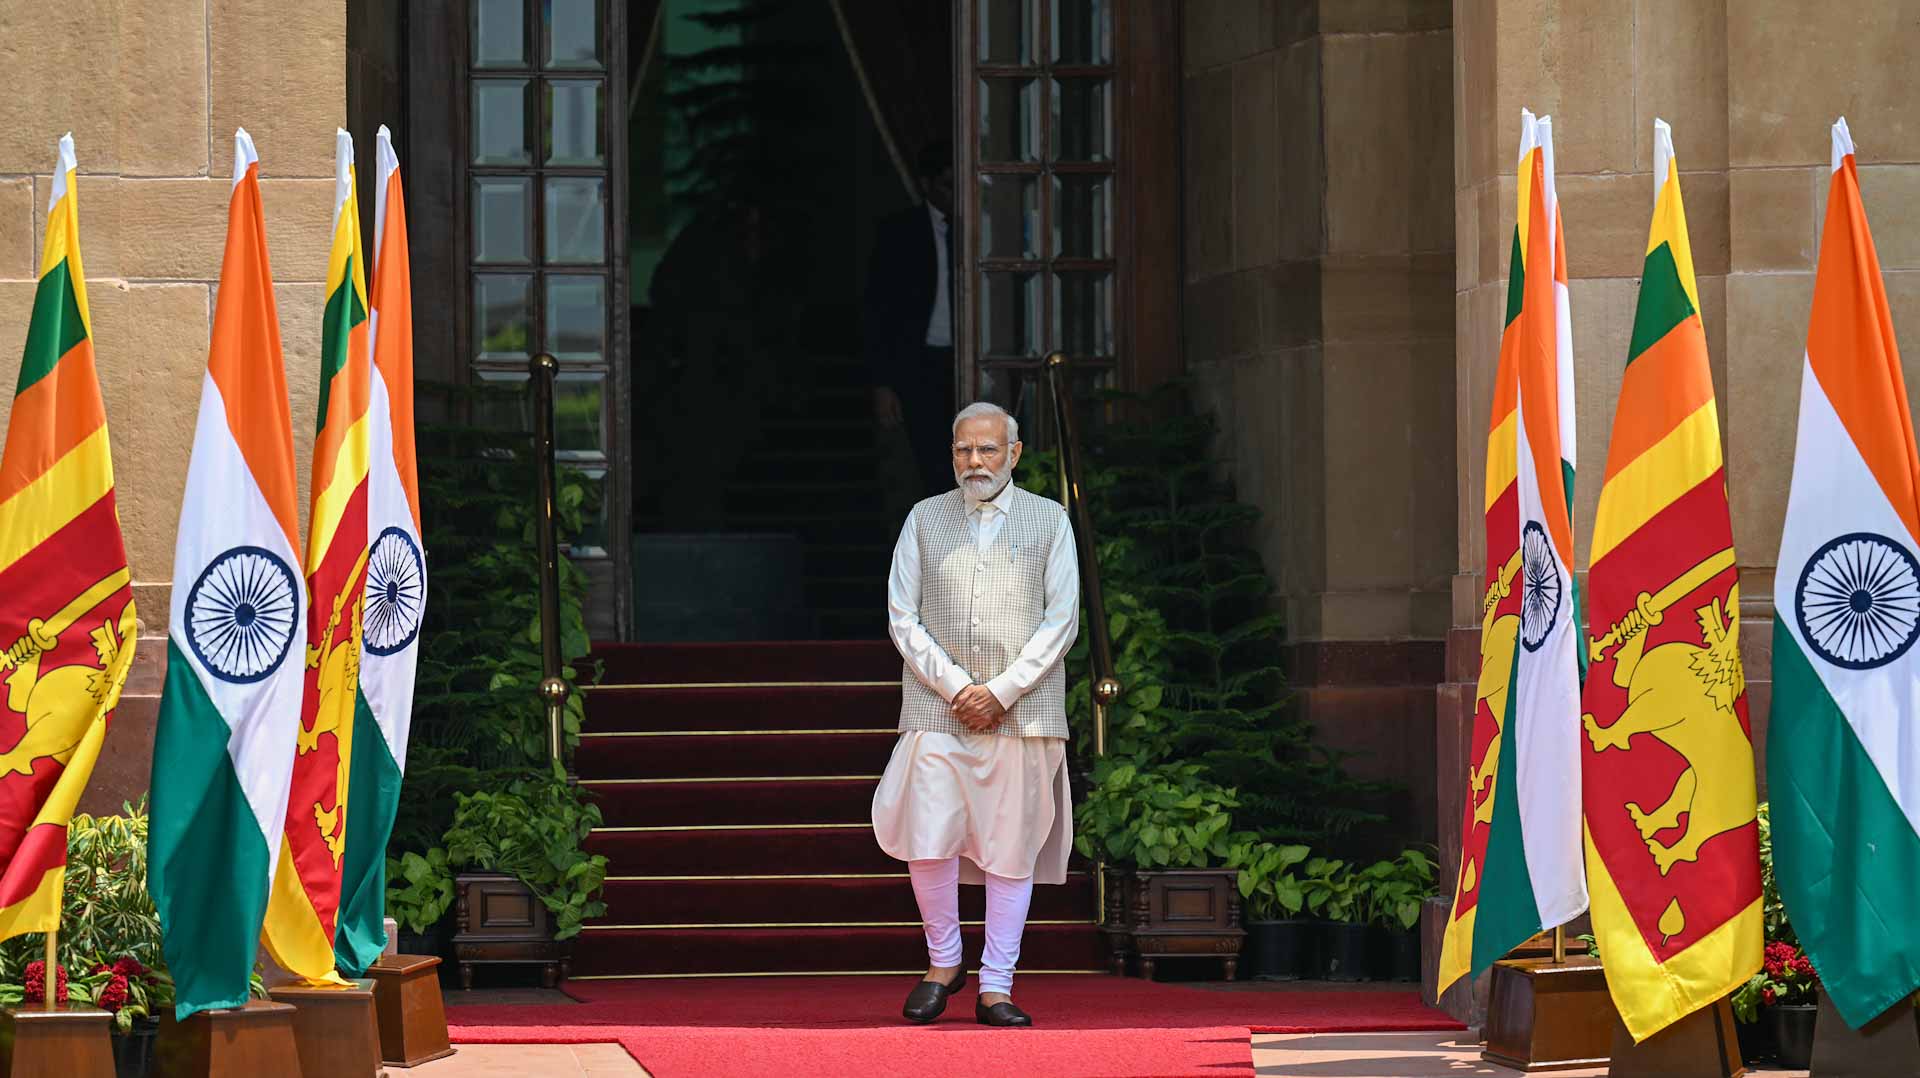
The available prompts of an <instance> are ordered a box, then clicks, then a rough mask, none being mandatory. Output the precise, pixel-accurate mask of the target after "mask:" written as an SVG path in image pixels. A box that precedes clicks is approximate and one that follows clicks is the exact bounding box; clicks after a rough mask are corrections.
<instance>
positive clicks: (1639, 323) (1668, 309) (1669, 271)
mask: <svg viewBox="0 0 1920 1078" xmlns="http://www.w3.org/2000/svg"><path fill="white" fill-rule="evenodd" d="M1691 314H1693V301H1692V300H1690V299H1688V298H1687V290H1686V288H1685V287H1684V286H1683V285H1681V283H1680V267H1679V266H1677V265H1675V264H1674V261H1673V248H1671V247H1669V246H1667V245H1666V244H1664V243H1663V244H1661V245H1660V246H1658V247H1655V248H1654V249H1653V250H1651V251H1648V252H1647V262H1646V265H1645V267H1644V268H1642V270H1641V271H1640V302H1639V305H1638V306H1636V307H1635V308H1634V311H1633V341H1632V343H1630V344H1628V345H1627V362H1628V363H1632V362H1633V361H1634V360H1635V359H1637V358H1639V356H1640V353H1642V352H1644V351H1646V350H1647V349H1649V348H1652V347H1653V346H1654V345H1655V344H1656V343H1658V342H1659V340H1660V338H1662V337H1664V336H1666V335H1667V334H1669V333H1671V332H1673V327H1675V326H1677V325H1679V324H1680V323H1682V322H1684V321H1686V320H1687V318H1688V316H1689V315H1691Z"/></svg>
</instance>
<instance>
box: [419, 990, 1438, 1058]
mask: <svg viewBox="0 0 1920 1078" xmlns="http://www.w3.org/2000/svg"><path fill="white" fill-rule="evenodd" d="M911 986H912V980H911V978H908V977H791V978H785V977H783V978H773V977H767V978H741V979H720V978H712V979H698V980H671V981H584V982H583V981H572V982H569V983H568V984H567V986H566V988H567V992H568V994H570V995H572V996H574V997H575V998H577V999H579V1000H580V1001H581V1002H580V1004H579V1005H575V1006H569V1005H565V1004H559V1005H554V1006H532V1007H529V1006H504V1005H502V1006H456V1007H452V1008H450V1009H449V1012H448V1020H449V1022H450V1023H451V1024H452V1027H453V1039H454V1040H455V1041H456V1042H464V1043H477V1044H486V1043H493V1044H504V1043H571V1044H579V1043H589V1042H600V1041H615V1042H618V1043H619V1044H621V1045H622V1046H623V1047H625V1048H626V1049H627V1051H628V1052H629V1053H631V1054H632V1055H633V1057H634V1058H635V1059H637V1060H639V1061H640V1065H641V1066H643V1067H645V1068H646V1069H647V1070H648V1071H649V1072H651V1073H652V1074H654V1075H656V1076H658V1078H694V1076H698V1078H705V1076H710V1075H711V1076H733V1075H738V1076H742V1078H749V1076H754V1075H772V1074H780V1075H795V1076H802V1078H804V1076H834V1078H840V1076H844V1075H893V1074H900V1075H909V1074H911V1075H921V1074H937V1075H940V1076H942V1078H970V1076H988V1075H992V1076H999V1075H1008V1074H1018V1075H1022V1076H1023V1078H1050V1076H1055V1075H1062V1076H1065V1075H1072V1076H1076V1078H1146V1076H1158V1075H1225V1076H1233V1075H1251V1074H1252V1073H1253V1061H1252V1054H1251V1052H1250V1051H1249V1049H1248V1046H1247V1040H1248V1033H1249V1031H1255V1032H1289V1033H1293V1032H1370V1031H1393V1030H1453V1029H1459V1028H1461V1027H1460V1025H1459V1024H1458V1023H1456V1022H1454V1021H1453V1020H1451V1019H1450V1018H1448V1017H1447V1016H1446V1015H1445V1014H1442V1013H1441V1012H1439V1011H1436V1010H1433V1009H1431V1008H1429V1007H1426V1006H1425V1005H1423V1004H1422V1003H1421V1002H1420V999H1419V995H1418V993H1416V992H1414V991H1412V990H1398V991H1394V990H1382V991H1325V990H1319V989H1313V988H1305V989H1302V990H1297V991H1277V992H1241V991H1214V990H1210V989H1205V988H1198V987H1189V986H1184V985H1163V984H1152V983H1149V982H1146V981H1141V980H1135V979H1123V978H1115V977H1100V976H1074V977H1051V976H1032V977H1028V978H1026V979H1024V980H1022V981H1021V982H1020V985H1019V1000H1020V1003H1021V1005H1022V1006H1023V1007H1025V1008H1026V1009H1027V1010H1028V1011H1030V1012H1031V1013H1032V1014H1033V1016H1034V1020H1035V1022H1036V1023H1037V1024H1036V1026H1035V1028H1033V1029H1026V1030H1000V1029H987V1028H984V1027H981V1026H978V1025H976V1024H974V1022H973V1000H974V988H973V986H972V984H971V983H969V986H968V987H967V988H966V989H965V990H963V991H962V992H961V993H960V994H959V995H958V996H956V997H955V998H954V1000H953V1002H952V1003H951V1004H949V1006H948V1009H947V1015H946V1017H945V1018H943V1019H941V1020H940V1021H939V1022H937V1023H935V1024H933V1025H931V1026H924V1027H923V1026H913V1025H909V1024H908V1023H906V1022H905V1021H903V1020H902V1019H900V1018H899V1017H898V1014H899V1007H900V1001H901V1000H902V999H904V998H905V996H906V992H907V989H908V988H910V987H911Z"/></svg>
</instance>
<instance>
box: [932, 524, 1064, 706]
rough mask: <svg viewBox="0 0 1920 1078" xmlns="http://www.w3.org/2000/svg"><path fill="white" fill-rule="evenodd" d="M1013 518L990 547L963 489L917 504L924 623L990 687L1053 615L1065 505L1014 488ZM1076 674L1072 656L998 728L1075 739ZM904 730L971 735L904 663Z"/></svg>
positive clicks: (1037, 685)
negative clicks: (1069, 668)
mask: <svg viewBox="0 0 1920 1078" xmlns="http://www.w3.org/2000/svg"><path fill="white" fill-rule="evenodd" d="M1011 493H1012V498H1011V499H1010V501H1009V503H1008V507H1007V518H1006V520H1005V521H1003V522H1002V523H1001V525H1000V534H999V535H997V536H995V537H994V540H993V545H992V546H990V547H988V548H987V550H986V552H985V553H982V552H981V551H980V550H979V549H978V548H977V547H976V546H975V545H974V540H973V535H972V533H971V532H969V531H968V529H967V518H966V513H967V501H966V495H965V494H963V493H961V491H960V490H959V489H958V488H955V489H953V490H950V491H948V492H946V493H945V494H941V495H937V496H935V497H932V498H928V499H927V500H926V501H923V502H921V503H920V504H919V505H918V506H916V507H915V508H914V512H913V519H914V527H915V533H916V538H917V539H918V541H919V543H920V567H921V568H920V622H921V624H923V625H925V626H926V627H927V632H929V633H930V634H932V636H933V639H934V640H935V641H936V642H937V643H939V645H940V646H941V647H942V648H944V649H945V650H946V653H947V655H948V656H949V657H950V658H952V659H953V661H954V662H955V663H958V664H959V666H960V668H961V669H962V670H965V671H966V672H967V674H968V675H969V676H970V677H971V678H972V680H973V682H974V684H976V685H981V684H985V683H986V682H988V681H990V680H992V679H993V678H996V677H999V676H1000V675H1001V674H1003V673H1005V672H1006V669H1007V667H1008V666H1010V665H1012V663H1013V661H1014V660H1015V659H1017V658H1019V657H1020V652H1021V649H1023V648H1025V647H1026V646H1027V641H1029V640H1031V639H1033V634H1034V632H1035V631H1036V630H1038V629H1039V628H1040V622H1041V621H1042V620H1043V618H1044V617H1045V613H1046V605H1047V594H1046V575H1047V559H1048V557H1050V556H1051V555H1052V553H1053V540H1054V536H1055V535H1056V534H1057V532H1058V530H1059V526H1060V514H1062V513H1064V512H1066V510H1064V509H1062V508H1061V507H1060V503H1058V502H1055V501H1053V500H1051V499H1048V498H1043V497H1041V496H1040V495H1038V494H1030V493H1028V492H1027V491H1024V490H1021V489H1020V488H1019V487H1014V488H1012V490H1011ZM1066 686H1067V673H1066V662H1065V660H1064V659H1063V660H1062V661H1060V662H1057V663H1055V664H1054V665H1053V669H1051V670H1048V671H1047V672H1046V673H1045V674H1044V675H1042V676H1041V678H1040V680H1039V681H1038V682H1036V683H1035V684H1034V686H1033V688H1032V689H1030V690H1028V691H1027V694H1026V695H1025V696H1022V697H1021V698H1020V699H1019V700H1018V701H1016V702H1015V703H1014V705H1013V706H1012V707H1011V708H1008V709H1007V714H1006V717H1005V718H1003V719H1001V720H1000V725H999V726H998V727H996V728H995V731H994V732H996V733H1000V734H1006V735H1009V736H1014V737H1061V738H1064V737H1066V736H1067V708H1066V700H1067V694H1066ZM900 696H901V699H900V729H901V730H934V731H938V732H941V733H948V734H971V733H973V732H974V731H972V730H969V729H967V727H966V726H965V725H963V724H962V723H960V722H959V721H958V720H956V719H955V718H954V717H953V714H952V712H951V710H950V709H949V707H948V705H947V702H946V701H945V700H943V699H941V697H940V694H939V693H938V692H935V691H934V690H932V689H929V688H927V687H926V686H925V685H923V684H921V682H920V679H919V678H917V677H915V676H914V674H913V668H912V667H910V666H908V665H906V664H905V663H902V664H901V671H900Z"/></svg>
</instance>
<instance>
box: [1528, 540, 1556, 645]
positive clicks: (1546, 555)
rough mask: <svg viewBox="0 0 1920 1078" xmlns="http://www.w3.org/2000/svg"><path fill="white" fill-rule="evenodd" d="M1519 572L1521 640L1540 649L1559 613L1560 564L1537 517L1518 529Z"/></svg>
mask: <svg viewBox="0 0 1920 1078" xmlns="http://www.w3.org/2000/svg"><path fill="white" fill-rule="evenodd" d="M1520 576H1521V583H1520V587H1521V590H1520V644H1521V646H1523V647H1525V648H1526V649H1527V650H1528V651H1539V650H1540V645H1542V644H1544V643H1546V642H1547V633H1548V631H1550V630H1551V629H1552V628H1553V621H1554V619H1555V618H1556V617H1558V616H1559V615H1560V565H1559V563H1558V562H1557V561H1555V560H1554V556H1553V544H1552V543H1551V542H1550V541H1548V539H1547V529H1545V528H1542V527H1541V526H1540V523H1539V522H1538V521H1534V520H1529V521H1527V526H1526V528H1524V529H1523V530H1522V531H1521V532H1520Z"/></svg>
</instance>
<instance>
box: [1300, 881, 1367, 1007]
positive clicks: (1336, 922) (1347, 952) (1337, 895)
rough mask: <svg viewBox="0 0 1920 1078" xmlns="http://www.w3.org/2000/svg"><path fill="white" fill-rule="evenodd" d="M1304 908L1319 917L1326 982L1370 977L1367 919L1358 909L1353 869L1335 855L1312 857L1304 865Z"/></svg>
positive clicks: (1359, 889)
mask: <svg viewBox="0 0 1920 1078" xmlns="http://www.w3.org/2000/svg"><path fill="white" fill-rule="evenodd" d="M1305 890H1306V895H1307V909H1309V910H1311V911H1313V912H1314V913H1316V914H1318V915H1319V916H1320V917H1321V918H1322V924H1321V926H1320V931H1321V955H1322V957H1323V958H1324V959H1325V965H1324V969H1325V973H1324V976H1325V977H1326V979H1327V980H1329V981H1364V980H1367V979H1368V977H1369V976H1370V967H1371V965H1372V963H1371V962H1369V961H1368V958H1369V956H1368V954H1367V922H1366V921H1365V919H1364V918H1363V917H1362V915H1361V912H1360V893H1361V888H1360V884H1359V882H1358V880H1357V879H1356V878H1355V873H1354V871H1353V869H1352V868H1350V867H1348V865H1347V863H1346V862H1345V861H1343V860H1340V859H1338V858H1331V857H1315V858H1313V859H1311V860H1309V861H1308V862H1307V864H1306V880H1305Z"/></svg>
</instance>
